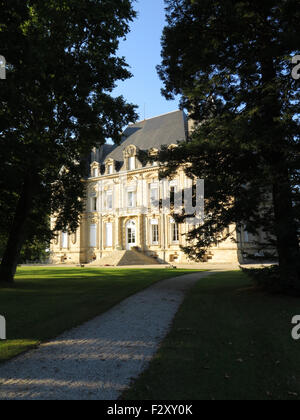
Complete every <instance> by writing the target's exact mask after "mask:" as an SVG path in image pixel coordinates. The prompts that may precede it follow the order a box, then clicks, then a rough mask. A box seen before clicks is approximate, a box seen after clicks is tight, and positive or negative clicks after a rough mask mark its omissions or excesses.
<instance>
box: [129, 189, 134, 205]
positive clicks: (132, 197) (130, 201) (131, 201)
mask: <svg viewBox="0 0 300 420" xmlns="http://www.w3.org/2000/svg"><path fill="white" fill-rule="evenodd" d="M128 207H135V192H134V191H129V192H128Z"/></svg>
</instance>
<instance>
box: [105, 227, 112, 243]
mask: <svg viewBox="0 0 300 420" xmlns="http://www.w3.org/2000/svg"><path fill="white" fill-rule="evenodd" d="M106 246H107V247H109V248H110V247H112V246H113V227H112V223H106Z"/></svg>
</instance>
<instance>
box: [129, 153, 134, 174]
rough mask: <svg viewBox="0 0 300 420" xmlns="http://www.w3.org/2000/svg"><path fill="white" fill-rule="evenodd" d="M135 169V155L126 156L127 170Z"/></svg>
mask: <svg viewBox="0 0 300 420" xmlns="http://www.w3.org/2000/svg"><path fill="white" fill-rule="evenodd" d="M135 169H136V168H135V156H132V157H130V158H128V170H129V171H134V170H135Z"/></svg>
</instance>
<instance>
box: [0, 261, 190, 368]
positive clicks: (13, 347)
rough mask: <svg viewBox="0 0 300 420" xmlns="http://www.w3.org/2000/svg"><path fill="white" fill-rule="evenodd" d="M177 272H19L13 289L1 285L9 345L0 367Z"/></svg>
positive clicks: (3, 345) (0, 353)
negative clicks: (8, 360) (18, 355)
mask: <svg viewBox="0 0 300 420" xmlns="http://www.w3.org/2000/svg"><path fill="white" fill-rule="evenodd" d="M186 272H187V271H186V270H172V269H153V270H151V269H97V268H93V269H88V268H85V269H83V268H52V267H49V268H32V267H25V268H20V269H19V270H18V272H17V276H16V283H15V286H14V287H13V288H5V287H3V286H0V314H1V315H3V316H5V318H6V321H7V338H8V340H7V341H0V362H3V361H5V360H7V359H9V358H11V357H13V356H16V355H17V354H19V353H21V352H23V351H25V350H28V349H29V348H31V347H35V346H37V345H38V344H39V343H40V342H42V341H45V340H48V339H51V338H54V337H56V336H57V335H59V334H60V333H62V332H64V331H65V330H68V329H70V328H73V327H75V326H78V325H80V324H81V323H84V322H85V321H88V320H90V319H92V318H93V317H95V316H97V315H99V314H101V313H103V312H105V311H107V310H108V309H109V308H111V307H112V306H113V305H115V304H117V303H118V302H120V301H121V300H123V299H125V298H126V297H128V296H130V295H132V294H134V293H136V292H138V291H140V290H142V289H144V288H146V287H148V286H150V285H151V284H153V283H155V282H157V281H159V280H162V279H165V278H170V277H175V276H178V275H183V274H186Z"/></svg>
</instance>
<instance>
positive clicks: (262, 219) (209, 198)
mask: <svg viewBox="0 0 300 420" xmlns="http://www.w3.org/2000/svg"><path fill="white" fill-rule="evenodd" d="M166 4H167V23H168V25H167V26H166V27H165V29H164V33H163V37H162V58H163V61H162V64H161V66H159V67H158V72H159V75H160V77H161V79H162V80H163V82H164V85H165V87H164V89H163V94H164V95H165V97H166V98H167V99H170V98H173V97H174V95H176V94H179V95H181V96H182V101H181V105H182V107H183V108H186V109H188V111H189V112H190V116H191V118H192V119H194V121H195V123H196V125H195V131H194V133H193V135H192V136H191V139H190V140H191V141H190V142H188V143H187V144H181V145H180V146H179V147H178V148H177V149H174V150H172V151H169V152H168V151H163V152H162V153H161V156H160V159H161V161H162V162H168V170H167V171H166V175H167V174H170V173H172V172H174V171H175V170H176V169H177V167H178V166H179V165H181V164H182V163H184V164H186V163H188V164H189V165H187V172H188V174H189V175H190V176H196V177H200V178H204V179H205V191H206V192H205V196H206V218H205V223H204V224H203V225H202V226H200V227H199V228H197V229H195V230H194V231H193V232H191V234H190V236H189V238H190V239H191V240H192V241H194V242H195V243H196V246H194V245H192V244H191V245H190V246H189V247H187V248H186V251H187V252H188V253H189V254H190V255H191V256H193V257H195V258H199V257H201V256H203V254H204V253H205V252H206V250H207V249H208V248H209V247H210V246H211V245H212V244H214V243H215V242H218V241H222V240H224V239H226V238H227V237H228V235H224V234H223V233H224V229H225V228H226V227H227V226H228V225H230V224H231V223H235V224H236V226H237V227H238V228H239V227H240V226H241V225H245V226H246V228H247V230H248V231H249V232H251V233H254V234H255V233H257V232H258V230H259V229H261V228H262V229H263V230H264V232H265V238H266V243H265V244H261V245H262V246H263V247H266V246H267V245H270V244H271V245H273V246H275V247H276V249H277V252H278V255H279V262H280V271H281V285H282V288H283V289H298V290H299V289H300V253H299V217H300V214H299V185H300V184H299V168H300V165H299V163H300V162H299V133H300V130H299V122H300V120H299V94H300V83H299V80H295V79H294V78H293V77H292V64H291V57H292V56H293V55H295V54H297V53H299V32H300V9H299V2H298V1H296V0H265V1H259V0H257V1H232V0H166Z"/></svg>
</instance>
